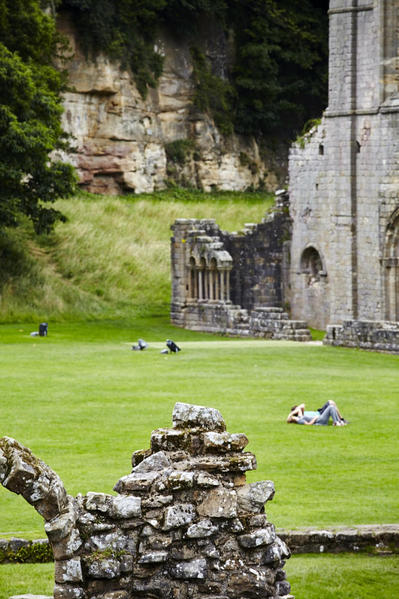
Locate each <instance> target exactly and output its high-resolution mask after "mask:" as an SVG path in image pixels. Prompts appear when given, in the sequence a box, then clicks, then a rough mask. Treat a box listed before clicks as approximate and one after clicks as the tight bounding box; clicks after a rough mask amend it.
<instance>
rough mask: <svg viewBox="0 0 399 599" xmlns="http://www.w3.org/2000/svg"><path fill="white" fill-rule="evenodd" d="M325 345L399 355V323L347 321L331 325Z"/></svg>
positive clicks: (328, 328)
mask: <svg viewBox="0 0 399 599" xmlns="http://www.w3.org/2000/svg"><path fill="white" fill-rule="evenodd" d="M323 343H324V344H325V345H334V346H343V347H356V348H360V349H369V350H376V351H381V352H389V353H391V354H399V323H398V322H389V321H386V320H384V321H378V320H374V321H371V320H345V321H344V322H343V324H342V325H335V324H332V325H329V326H328V327H327V335H326V336H325V338H324V339H323Z"/></svg>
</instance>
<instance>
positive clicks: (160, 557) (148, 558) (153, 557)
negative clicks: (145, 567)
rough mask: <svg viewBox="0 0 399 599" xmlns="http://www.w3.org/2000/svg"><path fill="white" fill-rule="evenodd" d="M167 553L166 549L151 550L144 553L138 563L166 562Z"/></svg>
mask: <svg viewBox="0 0 399 599" xmlns="http://www.w3.org/2000/svg"><path fill="white" fill-rule="evenodd" d="M168 555H169V553H168V552H167V551H152V552H150V553H144V554H143V555H142V556H141V557H140V559H139V562H138V563H139V564H150V565H152V564H159V563H162V562H166V560H167V559H168Z"/></svg>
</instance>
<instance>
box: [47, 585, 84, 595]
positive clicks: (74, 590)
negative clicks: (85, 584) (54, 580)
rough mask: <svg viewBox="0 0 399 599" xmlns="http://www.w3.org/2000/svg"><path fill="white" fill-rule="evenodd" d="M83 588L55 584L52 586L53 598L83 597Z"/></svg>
mask: <svg viewBox="0 0 399 599" xmlns="http://www.w3.org/2000/svg"><path fill="white" fill-rule="evenodd" d="M84 597H85V593H84V590H83V589H82V587H80V586H72V585H64V584H56V585H55V586H54V599H83V598H84Z"/></svg>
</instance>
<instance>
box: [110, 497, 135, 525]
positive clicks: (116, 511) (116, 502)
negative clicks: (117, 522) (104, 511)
mask: <svg viewBox="0 0 399 599" xmlns="http://www.w3.org/2000/svg"><path fill="white" fill-rule="evenodd" d="M110 515H111V517H112V518H117V519H119V518H124V519H126V520H127V519H129V518H140V516H141V498H140V497H134V496H133V495H127V496H126V495H120V496H118V497H112V499H111V505H110Z"/></svg>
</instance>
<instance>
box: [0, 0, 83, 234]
mask: <svg viewBox="0 0 399 599" xmlns="http://www.w3.org/2000/svg"><path fill="white" fill-rule="evenodd" d="M0 14H1V18H0V41H1V42H2V43H0V227H1V228H4V227H15V226H18V224H19V223H20V220H21V215H25V216H27V217H28V218H29V219H30V220H31V221H32V223H33V226H34V228H35V230H36V232H37V233H42V232H48V231H50V230H51V228H52V226H53V225H54V223H55V222H56V221H57V220H59V219H60V220H65V219H64V217H63V216H62V214H61V213H60V212H59V211H57V210H55V209H54V208H49V207H48V204H49V203H53V202H54V201H55V200H56V199H57V198H59V197H66V196H68V195H70V194H71V193H72V192H73V190H74V185H75V175H74V171H73V168H72V166H71V165H68V164H65V163H63V162H61V161H58V160H55V159H53V158H51V154H52V153H53V152H54V151H56V150H62V149H65V148H66V139H65V135H64V133H63V130H62V127H61V114H62V105H61V98H60V92H61V90H62V88H63V86H64V80H63V76H62V74H61V73H59V72H58V71H57V70H56V69H55V68H54V67H53V66H52V65H51V61H52V59H53V57H54V55H55V54H56V45H57V43H58V41H59V38H58V35H57V33H56V30H55V25H54V22H53V20H52V18H51V17H49V16H47V15H45V14H44V13H43V11H42V10H41V8H40V6H39V3H38V2H37V0H0Z"/></svg>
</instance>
